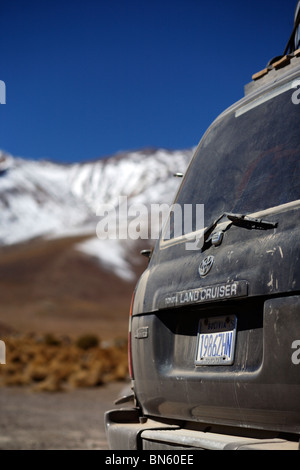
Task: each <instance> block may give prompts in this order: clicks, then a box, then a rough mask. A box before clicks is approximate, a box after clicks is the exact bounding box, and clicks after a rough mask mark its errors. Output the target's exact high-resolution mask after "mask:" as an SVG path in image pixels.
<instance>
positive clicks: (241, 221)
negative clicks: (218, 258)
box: [203, 212, 278, 246]
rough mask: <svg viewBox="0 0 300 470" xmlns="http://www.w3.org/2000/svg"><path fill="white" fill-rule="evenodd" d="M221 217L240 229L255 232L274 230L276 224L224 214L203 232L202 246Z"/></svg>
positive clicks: (241, 215) (238, 215)
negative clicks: (253, 230) (243, 228)
mask: <svg viewBox="0 0 300 470" xmlns="http://www.w3.org/2000/svg"><path fill="white" fill-rule="evenodd" d="M223 217H227V219H229V220H230V221H231V222H232V223H233V224H234V225H238V226H240V227H245V228H247V229H250V230H251V229H256V230H268V229H272V228H276V227H277V225H278V223H277V222H269V221H268V220H263V219H255V218H253V217H249V216H248V215H246V214H232V213H231V212H224V213H223V214H222V215H220V217H218V218H217V219H216V220H215V221H214V222H213V223H212V224H211V225H209V226H208V227H207V228H206V229H205V230H204V235H203V246H204V244H205V242H206V241H207V240H208V238H209V237H210V235H211V234H212V232H213V231H214V230H215V228H216V226H217V225H218V223H219V222H220V220H221V219H223Z"/></svg>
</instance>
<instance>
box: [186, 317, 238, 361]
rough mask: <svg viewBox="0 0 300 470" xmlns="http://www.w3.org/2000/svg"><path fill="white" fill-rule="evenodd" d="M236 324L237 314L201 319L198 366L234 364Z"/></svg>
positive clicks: (197, 355) (198, 339)
mask: <svg viewBox="0 0 300 470" xmlns="http://www.w3.org/2000/svg"><path fill="white" fill-rule="evenodd" d="M236 325H237V320H236V316H235V315H226V316H220V317H211V318H203V319H201V320H200V322H199V330H198V338H197V353H196V360H195V364H196V365H197V366H209V365H230V364H233V361H234V352H235V339H236Z"/></svg>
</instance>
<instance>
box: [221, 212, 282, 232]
mask: <svg viewBox="0 0 300 470" xmlns="http://www.w3.org/2000/svg"><path fill="white" fill-rule="evenodd" d="M224 215H226V217H227V218H228V219H229V220H231V221H232V222H233V223H234V224H235V225H239V226H241V227H246V228H248V229H255V230H268V229H271V228H276V227H277V226H278V223H277V222H270V221H268V220H263V219H255V218H253V217H249V216H248V215H244V214H231V213H230V212H225V214H224Z"/></svg>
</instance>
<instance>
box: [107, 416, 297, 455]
mask: <svg viewBox="0 0 300 470" xmlns="http://www.w3.org/2000/svg"><path fill="white" fill-rule="evenodd" d="M105 430H106V435H107V439H108V444H109V448H110V449H111V450H137V451H141V450H193V451H194V450H299V442H296V441H289V440H285V439H280V438H277V437H270V438H255V437H251V438H249V437H245V436H242V435H234V434H227V433H226V434H223V433H219V432H218V433H216V432H205V431H198V430H191V429H188V428H183V427H180V426H179V425H178V424H166V423H163V422H159V421H156V420H155V421H154V420H151V419H148V420H146V422H140V415H139V412H138V410H137V409H136V408H126V409H117V410H111V411H107V412H106V413H105Z"/></svg>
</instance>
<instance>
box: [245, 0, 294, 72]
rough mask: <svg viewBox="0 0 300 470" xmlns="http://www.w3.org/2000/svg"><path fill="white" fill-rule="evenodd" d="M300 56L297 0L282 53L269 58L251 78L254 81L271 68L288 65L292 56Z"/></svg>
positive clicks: (275, 68) (276, 68)
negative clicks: (292, 20)
mask: <svg viewBox="0 0 300 470" xmlns="http://www.w3.org/2000/svg"><path fill="white" fill-rule="evenodd" d="M299 56H300V0H298V3H297V6H296V10H295V16H294V27H293V30H292V34H291V36H290V38H289V40H288V43H287V45H286V47H285V50H284V52H283V54H282V55H280V56H276V57H274V58H273V59H271V60H270V61H269V62H268V64H267V66H266V67H265V68H264V69H263V70H260V71H259V72H257V73H255V74H254V75H252V80H254V81H256V80H259V79H260V78H262V77H264V76H265V75H267V74H268V73H269V72H270V71H271V70H278V69H281V68H283V67H285V66H286V65H288V64H289V63H290V61H291V59H292V58H294V57H299Z"/></svg>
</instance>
